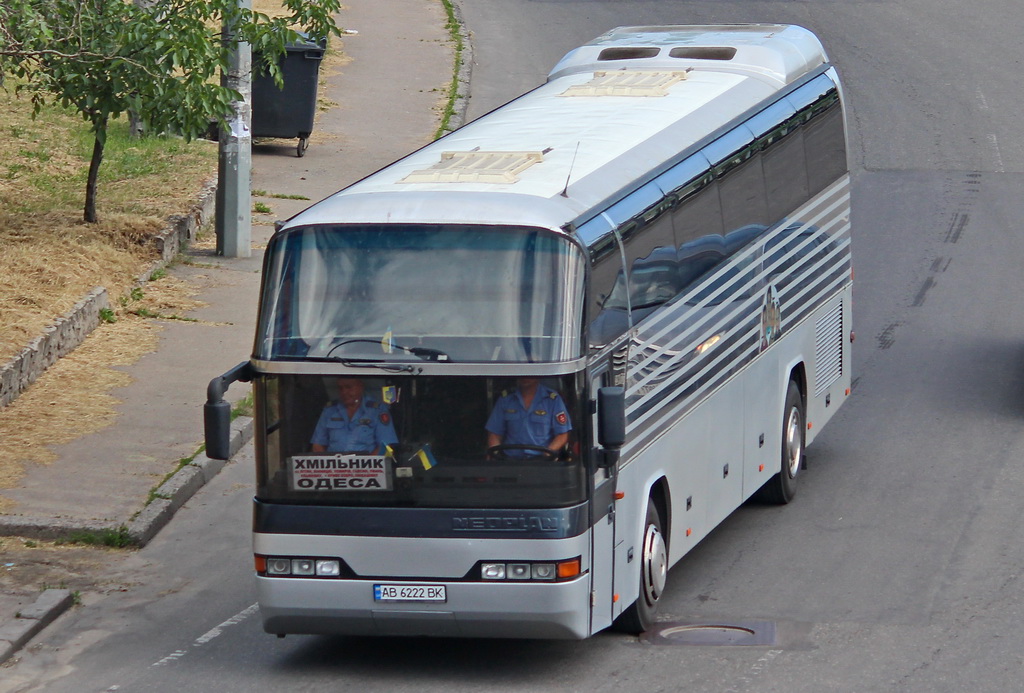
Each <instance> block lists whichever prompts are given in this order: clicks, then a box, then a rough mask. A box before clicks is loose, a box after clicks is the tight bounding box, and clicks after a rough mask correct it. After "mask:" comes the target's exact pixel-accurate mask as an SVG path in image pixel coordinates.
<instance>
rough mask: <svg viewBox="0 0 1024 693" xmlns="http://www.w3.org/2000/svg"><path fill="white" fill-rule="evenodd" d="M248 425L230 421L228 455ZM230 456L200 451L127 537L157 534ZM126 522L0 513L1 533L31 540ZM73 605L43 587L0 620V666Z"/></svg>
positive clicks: (143, 540) (138, 541) (64, 594)
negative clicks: (27, 603) (9, 616)
mask: <svg viewBox="0 0 1024 693" xmlns="http://www.w3.org/2000/svg"><path fill="white" fill-rule="evenodd" d="M252 434H253V424H252V419H251V418H248V417H241V416H240V417H238V418H237V419H235V420H234V421H233V422H232V423H231V448H230V452H231V457H232V458H233V457H234V456H235V455H236V454H238V451H239V450H241V449H242V447H244V446H245V444H246V443H248V442H249V441H250V440H251V439H252ZM228 461H230V460H214V459H211V458H209V457H207V456H206V455H204V454H202V453H200V454H199V455H197V456H196V457H195V459H194V460H192V461H191V462H189V463H188V464H186V465H185V466H183V467H182V468H181V469H179V470H178V471H177V472H175V473H174V475H173V476H171V478H170V479H168V480H167V481H165V482H164V483H163V484H161V485H160V486H159V487H158V488H157V489H156V494H157V495H158V497H157V498H155V499H154V500H153V502H151V503H150V504H149V505H147V506H146V507H145V508H143V509H142V512H140V513H139V514H138V515H137V516H136V517H135V518H133V519H132V520H131V522H129V523H128V525H127V530H128V536H129V537H130V538H131V540H132V543H133V544H135V545H137V546H140V547H141V546H145V545H146V544H148V543H149V542H150V541H151V540H152V539H153V537H155V536H156V534H157V532H159V531H160V530H161V529H162V528H163V527H164V526H165V525H166V524H167V523H168V522H169V521H170V520H171V518H172V517H174V514H175V513H176V512H177V511H178V509H179V508H180V507H181V506H182V505H184V504H185V502H186V501H188V500H189V499H190V498H191V497H192V496H194V495H195V493H196V492H197V491H198V490H199V489H200V488H202V487H203V486H205V485H206V484H207V483H209V482H210V481H211V480H212V479H213V478H214V477H215V476H217V474H218V473H220V471H221V470H222V469H223V468H224V466H225V465H226V464H227V462H228ZM124 526H125V525H123V524H120V523H117V522H106V523H104V522H100V523H83V522H75V521H62V520H60V519H56V518H48V519H38V518H19V517H13V516H0V534H4V535H17V536H24V537H30V538H34V539H60V538H64V537H67V536H68V535H69V534H71V533H73V532H81V531H84V532H94V533H95V532H102V531H104V530H106V531H117V530H118V529H120V528H122V527H124ZM72 604H74V596H73V595H72V593H71V591H70V590H66V589H46V590H43V592H42V593H41V594H40V595H39V597H37V598H36V601H35V603H34V604H32V605H31V606H29V607H27V608H25V609H22V610H21V611H19V612H18V613H17V614H16V615H15V617H14V618H13V619H10V620H8V621H7V622H6V623H0V664H3V663H4V662H6V661H7V660H8V659H10V658H11V657H12V656H14V654H15V653H16V652H18V651H19V650H20V649H21V648H23V647H24V646H25V645H26V644H27V643H28V642H29V641H30V640H31V639H32V638H33V637H35V636H36V635H37V634H38V633H39V632H40V631H41V630H43V628H45V627H46V626H48V625H50V623H52V622H53V621H54V620H55V619H56V618H57V617H58V616H60V615H61V614H63V613H64V612H65V611H67V610H68V609H69V608H70V607H71V605H72Z"/></svg>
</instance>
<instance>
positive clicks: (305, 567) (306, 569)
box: [292, 558, 316, 575]
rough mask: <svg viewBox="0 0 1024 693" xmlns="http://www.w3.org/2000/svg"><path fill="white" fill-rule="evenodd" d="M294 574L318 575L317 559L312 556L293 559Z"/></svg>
mask: <svg viewBox="0 0 1024 693" xmlns="http://www.w3.org/2000/svg"><path fill="white" fill-rule="evenodd" d="M292 575H316V561H314V560H313V559H311V558H296V559H293V560H292Z"/></svg>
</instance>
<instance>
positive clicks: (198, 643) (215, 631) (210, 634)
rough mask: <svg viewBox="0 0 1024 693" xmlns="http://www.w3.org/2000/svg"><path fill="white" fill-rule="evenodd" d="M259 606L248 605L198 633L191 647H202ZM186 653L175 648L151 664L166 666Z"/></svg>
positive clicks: (255, 610) (248, 615)
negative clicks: (222, 621)
mask: <svg viewBox="0 0 1024 693" xmlns="http://www.w3.org/2000/svg"><path fill="white" fill-rule="evenodd" d="M259 608H260V606H259V604H253V605H252V606H249V607H246V608H245V609H242V610H241V611H239V612H238V613H237V614H235V615H234V616H232V617H231V618H229V619H228V620H227V621H224V623H221V624H220V625H219V626H215V627H214V628H211V629H210V630H208V631H207V632H206V633H204V634H203V635H200V636H199V637H198V638H196V639H195V640H194V641H193V642H192V647H202V646H203V645H205V644H206V643H208V642H210V641H211V640H213V639H214V638H216V637H218V636H219V635H221V634H222V633H223V632H224V629H225V628H227V627H229V626H235V625H238V624H239V623H241V622H242V621H244V620H245V619H247V618H249V617H250V616H252V615H253V614H254V613H256V612H257V611H259ZM187 654H188V650H175V651H174V652H172V653H171V654H169V655H167V656H166V657H164V658H163V659H160V660H158V661H156V662H153V664H152V666H155V667H160V666H166V665H167V664H173V663H174V662H176V661H178V660H179V659H181V658H182V657H184V656H185V655H187Z"/></svg>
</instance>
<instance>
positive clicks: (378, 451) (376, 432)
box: [310, 377, 398, 455]
mask: <svg viewBox="0 0 1024 693" xmlns="http://www.w3.org/2000/svg"><path fill="white" fill-rule="evenodd" d="M365 389H366V388H365V386H364V385H363V381H362V380H359V379H358V378H345V377H342V378H338V399H336V400H334V401H333V402H331V403H330V404H328V405H327V406H326V407H325V408H324V410H323V413H321V414H320V420H319V421H317V423H316V429H314V431H313V439H312V440H311V441H310V442H311V443H312V445H313V452H314V453H325V452H326V453H336V452H343V453H357V454H363V455H383V454H384V450H385V446H387V445H394V444H395V443H397V442H398V436H397V435H396V434H395V426H394V424H393V423H392V421H391V411H390V409H389V408H388V405H386V404H383V403H381V402H379V401H378V400H376V399H374V398H372V397H367V396H365Z"/></svg>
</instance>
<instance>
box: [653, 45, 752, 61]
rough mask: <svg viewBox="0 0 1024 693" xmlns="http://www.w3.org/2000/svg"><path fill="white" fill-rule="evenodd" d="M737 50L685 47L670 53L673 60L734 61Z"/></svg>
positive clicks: (730, 48) (724, 47)
mask: <svg viewBox="0 0 1024 693" xmlns="http://www.w3.org/2000/svg"><path fill="white" fill-rule="evenodd" d="M735 56H736V49H735V48H733V47H731V46H723V47H721V48H716V47H714V46H685V47H681V48H673V49H672V50H671V51H669V57H671V58H687V59H689V60H732V59H733V58H734V57H735Z"/></svg>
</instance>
